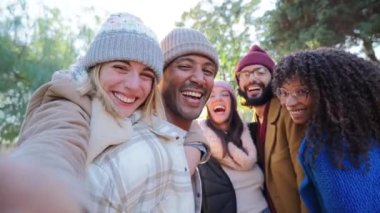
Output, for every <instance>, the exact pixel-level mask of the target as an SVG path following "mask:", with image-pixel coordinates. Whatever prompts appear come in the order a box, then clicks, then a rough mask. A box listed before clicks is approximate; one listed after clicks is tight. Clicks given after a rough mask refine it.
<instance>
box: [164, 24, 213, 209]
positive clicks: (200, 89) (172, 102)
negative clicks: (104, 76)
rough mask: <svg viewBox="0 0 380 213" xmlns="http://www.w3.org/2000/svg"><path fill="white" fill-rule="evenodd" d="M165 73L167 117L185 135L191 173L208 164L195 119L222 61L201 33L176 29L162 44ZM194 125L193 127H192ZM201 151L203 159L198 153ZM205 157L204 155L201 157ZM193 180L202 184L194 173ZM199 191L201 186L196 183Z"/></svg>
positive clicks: (207, 95) (197, 203)
mask: <svg viewBox="0 0 380 213" xmlns="http://www.w3.org/2000/svg"><path fill="white" fill-rule="evenodd" d="M161 49H162V52H163V54H164V73H163V79H162V80H161V82H160V85H159V87H160V89H161V92H162V96H163V102H164V106H165V113H166V117H167V119H168V121H169V122H171V123H172V124H174V125H176V126H178V127H179V128H181V129H182V130H183V131H184V132H185V133H187V134H184V137H183V138H179V139H178V140H185V138H186V141H185V149H186V155H187V159H188V163H189V169H190V173H191V174H193V173H194V171H195V168H196V166H197V165H198V163H202V162H205V161H206V160H207V159H208V157H209V153H208V154H205V153H207V151H206V150H204V149H205V148H206V147H204V146H203V144H202V143H200V141H206V139H205V138H204V137H203V135H202V133H201V131H202V130H201V129H200V127H199V126H198V124H197V123H196V122H193V120H195V119H197V118H198V116H199V115H200V113H201V112H202V109H203V107H204V106H205V104H206V102H207V100H208V98H209V96H210V94H211V91H212V88H213V86H214V78H215V76H216V74H217V72H218V68H219V60H218V55H217V52H216V50H215V48H214V47H213V46H212V45H211V43H210V42H209V41H208V40H207V38H206V37H205V36H204V35H203V34H202V33H201V32H199V31H197V30H194V29H188V28H175V29H173V30H172V31H171V32H170V33H169V34H168V35H167V36H166V37H165V38H164V39H163V40H162V41H161ZM190 126H191V128H190ZM198 150H201V156H200V155H199V151H198ZM202 154H203V155H202ZM199 159H201V161H199ZM193 179H196V181H195V183H199V182H200V178H199V173H198V172H197V171H195V174H194V175H193ZM196 191H199V192H200V185H198V184H196ZM201 197H202V196H201V194H200V193H196V194H195V199H196V200H195V201H196V202H195V204H196V210H197V211H199V210H200V205H201Z"/></svg>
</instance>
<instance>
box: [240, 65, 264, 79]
mask: <svg viewBox="0 0 380 213" xmlns="http://www.w3.org/2000/svg"><path fill="white" fill-rule="evenodd" d="M267 72H269V71H268V70H267V69H266V68H265V67H259V68H256V69H253V70H245V71H241V72H239V73H238V74H237V76H238V79H239V80H240V81H248V80H249V78H250V77H251V75H254V74H256V75H257V77H261V76H264V75H265V74H266V73H267Z"/></svg>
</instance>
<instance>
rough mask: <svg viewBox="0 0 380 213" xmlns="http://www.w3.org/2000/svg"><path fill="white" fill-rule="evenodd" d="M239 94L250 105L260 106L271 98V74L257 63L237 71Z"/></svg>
mask: <svg viewBox="0 0 380 213" xmlns="http://www.w3.org/2000/svg"><path fill="white" fill-rule="evenodd" d="M237 77H238V79H239V94H240V95H241V96H243V97H244V98H245V100H246V102H247V103H248V104H249V105H252V106H261V105H264V104H265V103H267V102H268V101H269V100H270V99H271V98H272V88H271V85H270V82H271V79H272V75H271V73H270V72H269V70H268V69H267V68H266V67H264V66H262V65H258V64H254V65H248V66H246V67H244V68H243V69H242V70H241V71H240V72H239V73H238V76H237Z"/></svg>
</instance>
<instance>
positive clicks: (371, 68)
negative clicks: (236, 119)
mask: <svg viewBox="0 0 380 213" xmlns="http://www.w3.org/2000/svg"><path fill="white" fill-rule="evenodd" d="M274 73H275V75H274V80H273V86H274V89H276V91H277V95H278V97H279V98H280V100H281V102H282V104H284V105H285V107H286V109H287V110H289V112H290V116H291V117H292V119H293V120H294V122H296V123H306V124H307V125H308V129H307V132H306V135H305V137H304V139H303V140H302V142H301V146H300V149H299V160H300V163H301V165H302V167H303V169H304V172H305V177H304V180H303V182H302V184H301V186H300V193H301V197H302V199H303V200H304V201H305V204H306V205H307V207H308V208H309V211H310V212H312V213H313V212H347V213H349V212H380V205H379V201H380V193H379V191H380V181H379V180H380V179H379V178H380V96H379V95H380V68H379V66H378V65H375V64H373V63H371V62H369V61H366V60H364V59H362V58H359V57H357V56H355V55H353V54H350V53H347V52H344V51H341V50H338V49H330V48H321V49H317V50H309V51H303V52H298V53H295V54H293V55H290V56H287V57H285V58H284V59H282V60H281V61H280V62H279V63H278V65H277V67H276V69H275V72H274Z"/></svg>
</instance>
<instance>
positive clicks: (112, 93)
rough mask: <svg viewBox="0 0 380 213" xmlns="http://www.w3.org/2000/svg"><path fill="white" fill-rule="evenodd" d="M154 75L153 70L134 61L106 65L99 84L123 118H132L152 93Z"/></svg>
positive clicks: (101, 72) (103, 66)
mask: <svg viewBox="0 0 380 213" xmlns="http://www.w3.org/2000/svg"><path fill="white" fill-rule="evenodd" d="M154 78H155V76H154V73H153V71H152V69H151V68H149V67H147V66H145V65H143V64H142V63H139V62H134V61H113V62H108V63H104V64H103V65H102V67H101V69H100V74H99V82H100V85H101V87H102V88H103V89H104V91H105V93H106V94H107V95H108V97H109V99H110V100H111V101H112V103H113V105H114V106H115V108H116V110H117V112H118V114H119V115H120V116H121V117H123V118H124V117H128V116H130V115H131V114H132V113H133V112H134V111H136V109H138V108H139V107H140V106H141V105H142V104H143V103H144V102H145V100H146V99H147V97H148V96H149V94H150V92H151V91H152V85H153V82H154Z"/></svg>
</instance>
